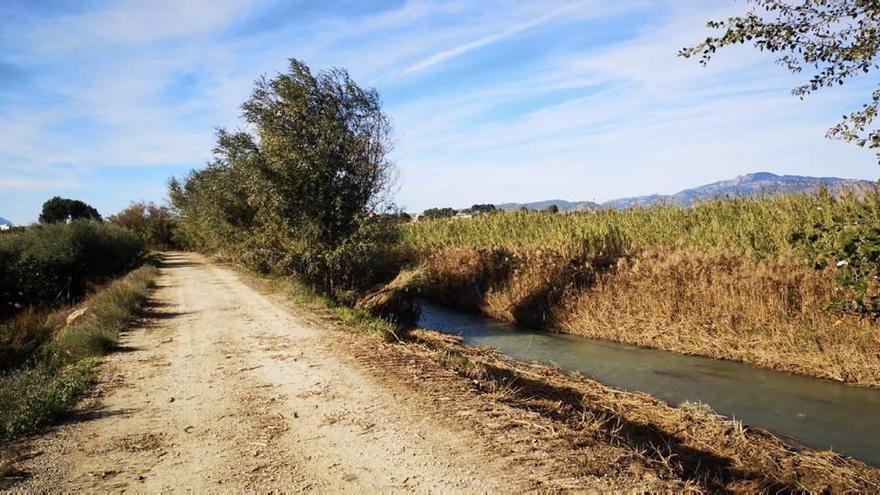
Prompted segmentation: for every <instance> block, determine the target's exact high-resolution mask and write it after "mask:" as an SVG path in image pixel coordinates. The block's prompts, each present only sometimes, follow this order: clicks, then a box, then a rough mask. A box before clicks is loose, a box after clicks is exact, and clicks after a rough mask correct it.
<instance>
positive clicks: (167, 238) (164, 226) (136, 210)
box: [107, 201, 177, 250]
mask: <svg viewBox="0 0 880 495" xmlns="http://www.w3.org/2000/svg"><path fill="white" fill-rule="evenodd" d="M107 220H109V221H110V222H112V223H114V224H116V225H119V226H120V227H123V228H126V229H128V230H130V231H132V232H134V233H135V234H137V236H138V237H139V238H140V239H141V241H143V242H144V245H145V246H146V247H147V249H156V250H164V249H170V248H172V247H174V245H175V225H176V221H177V220H176V218H175V217H174V215H173V214H172V213H171V210H169V209H168V208H165V207H164V206H156V205H155V204H153V203H150V202H144V201H141V202H138V203H132V204H131V206H129V207H128V208H126V209H124V210H122V211H121V212H119V213H117V214H116V215H113V216H111V217H110V218H108V219H107Z"/></svg>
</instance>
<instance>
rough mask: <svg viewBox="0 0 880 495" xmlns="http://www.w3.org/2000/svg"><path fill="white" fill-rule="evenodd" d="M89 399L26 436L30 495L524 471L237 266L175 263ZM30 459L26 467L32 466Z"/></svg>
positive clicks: (491, 482) (478, 485) (498, 483)
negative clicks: (381, 379)
mask: <svg viewBox="0 0 880 495" xmlns="http://www.w3.org/2000/svg"><path fill="white" fill-rule="evenodd" d="M158 285H159V288H158V290H157V291H156V292H155V294H154V297H153V300H152V303H151V308H150V311H151V313H152V314H151V318H150V319H149V321H148V325H147V326H146V327H145V328H139V329H135V330H133V331H131V332H129V333H128V334H127V335H126V336H125V337H124V339H123V342H122V343H123V351H124V352H118V353H115V354H112V355H111V356H110V357H108V358H107V360H106V363H105V365H104V366H103V367H102V372H101V378H100V383H99V386H98V392H97V394H96V397H94V398H92V399H90V400H89V401H87V403H86V405H85V406H84V407H83V408H81V410H80V411H79V412H78V413H77V414H76V415H75V416H76V417H74V418H73V419H72V420H71V421H68V422H67V423H66V424H63V425H60V426H58V427H55V428H53V429H52V430H50V431H49V432H48V433H47V434H45V435H42V436H40V437H36V438H34V439H31V440H29V441H28V442H27V443H26V447H24V448H25V450H26V452H25V453H26V454H27V453H31V455H30V456H29V457H30V458H28V459H26V460H24V461H23V462H21V463H20V465H19V466H18V468H19V469H21V470H22V471H23V472H25V473H28V474H29V476H28V478H27V479H26V480H25V481H24V482H22V483H20V484H18V485H16V486H15V487H14V490H21V491H29V492H31V491H53V492H54V491H65V492H66V491H85V492H94V491H96V490H98V491H103V490H110V491H135V492H169V491H194V492H198V493H205V492H240V491H267V490H274V491H280V492H292V491H316V492H328V491H329V492H343V491H344V492H351V491H367V492H377V491H381V492H388V491H406V492H413V491H415V492H461V491H466V492H488V491H493V492H494V491H499V490H500V491H512V490H513V489H514V487H516V486H522V485H520V483H521V482H523V480H522V479H521V478H520V471H521V470H519V469H517V468H516V467H515V466H505V465H504V464H503V463H499V462H495V463H492V462H489V463H486V462H484V459H485V458H486V456H487V452H486V451H485V450H484V445H483V444H482V443H481V442H479V441H477V440H475V439H473V438H472V437H471V435H470V434H469V433H468V431H466V430H465V429H463V430H454V429H450V428H448V427H444V426H443V425H439V424H437V423H435V422H434V421H432V420H431V416H430V414H428V413H427V412H426V411H424V410H420V408H419V407H416V406H414V405H413V404H412V401H409V402H408V401H399V400H397V397H396V394H397V393H399V392H395V391H394V390H393V389H391V388H388V387H384V386H382V385H381V384H380V383H378V382H376V381H375V380H373V379H372V378H371V376H370V374H369V373H368V372H367V371H365V370H364V369H363V368H362V367H360V366H358V365H357V364H356V363H355V362H353V361H352V360H350V359H345V358H342V357H339V356H337V355H336V353H335V352H334V351H333V349H331V348H330V346H329V343H328V342H327V339H326V337H323V336H322V335H324V334H326V332H323V333H322V332H320V331H318V330H316V329H315V328H314V327H313V325H312V324H309V323H306V322H305V320H303V319H300V318H298V317H296V316H295V315H292V314H291V313H290V312H288V311H287V310H285V309H283V308H281V307H280V306H278V305H276V304H274V303H273V302H271V301H270V300H269V299H267V298H266V297H264V296H263V295H261V294H259V293H257V292H255V291H254V290H253V289H251V288H250V287H248V286H247V285H245V284H243V283H242V282H241V281H240V280H239V279H238V276H237V275H236V274H235V273H234V272H233V271H231V270H228V269H225V268H221V267H217V266H213V265H210V264H208V263H206V262H205V261H204V259H203V258H201V257H199V256H197V255H192V254H172V255H170V256H169V257H168V259H167V264H166V266H165V267H164V268H163V269H162V273H161V276H160V279H159V282H158ZM26 457H28V456H26Z"/></svg>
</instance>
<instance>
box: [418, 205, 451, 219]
mask: <svg viewBox="0 0 880 495" xmlns="http://www.w3.org/2000/svg"><path fill="white" fill-rule="evenodd" d="M454 216H455V209H454V208H428V209H427V210H425V211H423V212H422V217H423V218H425V219H427V220H436V219H439V218H452V217H454Z"/></svg>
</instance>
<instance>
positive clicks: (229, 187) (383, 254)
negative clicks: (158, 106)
mask: <svg viewBox="0 0 880 495" xmlns="http://www.w3.org/2000/svg"><path fill="white" fill-rule="evenodd" d="M242 109H243V116H244V120H245V122H246V124H247V129H249V130H250V131H234V132H233V131H227V130H220V131H218V134H217V145H216V147H215V149H214V158H213V159H212V160H211V161H210V163H209V164H208V166H207V168H205V169H203V170H198V171H192V172H190V174H189V175H188V176H186V177H185V178H183V179H182V180H177V179H173V180H172V181H171V183H170V199H171V203H172V205H173V206H174V208H176V210H177V212H178V213H179V216H180V219H179V221H178V225H177V231H178V236H179V239H180V240H181V241H182V242H183V243H184V244H185V245H186V246H187V247H189V248H192V249H197V250H201V251H207V252H212V253H218V254H221V255H224V256H227V257H229V258H232V259H234V260H237V261H239V262H241V263H244V264H245V265H247V266H249V267H251V268H253V269H256V270H259V271H262V272H272V273H276V274H281V275H295V276H297V277H298V278H300V279H301V280H302V281H304V282H306V283H309V284H310V285H312V287H314V288H316V289H318V290H320V291H322V292H324V293H328V294H332V295H334V296H336V297H343V298H344V297H345V296H346V295H348V294H349V293H350V292H352V291H357V290H361V289H364V288H366V287H369V286H371V285H373V284H375V283H377V282H378V281H381V280H383V279H385V278H387V277H389V276H390V275H393V271H394V270H395V268H396V264H395V262H394V260H393V256H391V255H390V254H391V253H392V252H393V251H394V249H393V248H394V247H395V246H396V244H397V241H398V228H397V224H398V223H399V216H397V215H395V214H394V213H396V212H395V211H393V208H392V206H391V205H390V203H389V201H388V196H387V193H388V192H389V188H390V186H391V185H392V182H393V179H394V169H393V167H392V164H391V162H390V161H389V160H388V157H387V154H388V152H389V150H390V134H391V127H390V123H389V120H388V118H387V117H386V115H385V114H384V113H383V112H382V108H381V102H380V99H379V95H378V93H377V92H376V91H375V90H374V89H362V88H360V87H359V86H358V85H357V84H356V83H355V82H354V81H353V80H352V79H351V77H350V76H349V74H348V73H347V72H346V71H345V70H342V69H332V70H328V71H323V72H318V73H312V71H311V70H310V69H309V68H308V67H307V66H306V65H305V64H303V63H302V62H300V61H298V60H291V61H290V66H289V70H288V71H287V72H286V73H283V74H279V75H277V76H276V77H274V78H272V79H267V78H262V79H260V80H259V81H257V83H256V86H255V88H254V90H253V93H252V94H251V97H250V99H249V100H248V101H246V102H245V103H244V104H243V105H242Z"/></svg>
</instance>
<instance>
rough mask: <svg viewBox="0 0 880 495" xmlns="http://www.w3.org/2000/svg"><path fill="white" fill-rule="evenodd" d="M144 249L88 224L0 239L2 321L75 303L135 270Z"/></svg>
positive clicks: (123, 235) (118, 232)
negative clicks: (94, 286)
mask: <svg viewBox="0 0 880 495" xmlns="http://www.w3.org/2000/svg"><path fill="white" fill-rule="evenodd" d="M143 248H144V245H143V242H142V241H141V240H140V239H138V238H137V236H136V235H134V234H133V233H131V232H130V231H127V230H125V229H123V228H120V227H118V226H115V225H108V224H102V223H98V222H93V221H86V220H79V221H75V222H71V223H69V224H64V223H57V224H45V225H37V226H34V227H30V228H27V229H24V230H21V231H17V232H12V233H9V234H6V235H3V236H0V318H2V317H7V316H10V315H13V314H15V313H17V312H19V311H21V310H24V309H25V308H27V307H30V306H37V307H51V306H55V305H61V304H70V303H72V302H75V301H77V300H79V299H81V298H82V297H83V296H84V295H85V294H86V290H87V288H88V284H89V283H91V282H95V281H99V280H102V279H106V278H108V277H112V276H115V275H118V274H120V273H124V272H125V271H127V270H129V269H131V268H132V267H134V266H135V265H136V264H137V262H138V261H139V259H140V256H141V254H142V253H143Z"/></svg>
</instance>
